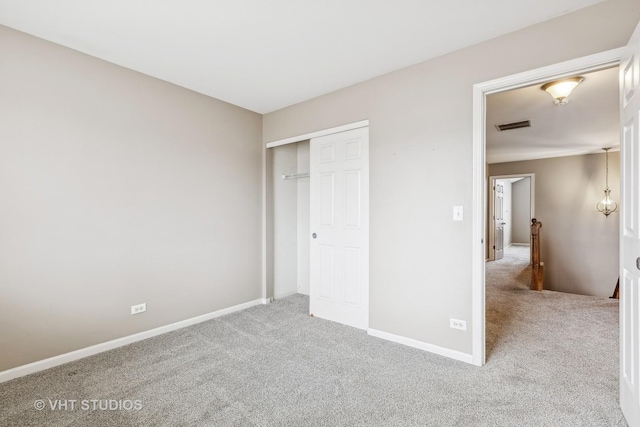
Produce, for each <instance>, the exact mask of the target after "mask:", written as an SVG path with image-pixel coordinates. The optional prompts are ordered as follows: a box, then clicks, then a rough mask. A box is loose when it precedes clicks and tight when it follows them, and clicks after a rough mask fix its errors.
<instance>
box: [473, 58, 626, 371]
mask: <svg viewBox="0 0 640 427" xmlns="http://www.w3.org/2000/svg"><path fill="white" fill-rule="evenodd" d="M621 57H622V49H614V50H610V51H606V52H602V53H599V54H595V55H590V56H587V57H583V58H578V59H575V60H571V61H567V62H563V63H560V64H555V65H552V66H549V67H543V68H539V69H536V70H532V71H529V72H525V73H520V74H516V75H511V76H506V77H503V78H500V79H496V80H492V81H488V82H484V83H479V84H476V85H474V88H473V166H474V177H473V194H474V198H473V215H474V217H473V223H472V229H473V232H472V235H473V242H474V244H473V249H472V252H473V255H472V307H473V309H472V311H473V322H474V324H475V325H477V327H475V328H474V329H473V332H472V334H473V338H472V363H474V364H475V365H478V366H482V365H484V363H485V359H486V350H485V324H486V319H485V265H484V262H485V259H486V253H487V249H486V246H485V238H486V235H487V233H486V227H487V225H486V224H487V204H488V191H487V179H486V177H487V173H486V171H487V163H486V141H485V135H486V122H485V114H486V111H485V108H486V101H485V97H486V96H487V95H489V94H492V93H498V92H503V91H508V90H511V89H516V88H521V87H525V86H530V85H534V84H542V83H544V82H546V81H549V80H552V79H559V78H562V77H568V76H572V75H575V74H577V73H586V72H590V71H596V70H600V69H605V68H610V67H614V66H617V65H618V64H619V62H620V58H621Z"/></svg>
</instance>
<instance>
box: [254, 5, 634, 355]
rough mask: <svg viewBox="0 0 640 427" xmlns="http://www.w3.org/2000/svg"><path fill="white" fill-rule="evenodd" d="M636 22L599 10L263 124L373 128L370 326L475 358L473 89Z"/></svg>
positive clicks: (291, 128)
mask: <svg viewBox="0 0 640 427" xmlns="http://www.w3.org/2000/svg"><path fill="white" fill-rule="evenodd" d="M638 19H640V3H638V2H637V1H636V0H621V1H619V0H614V1H607V2H603V3H599V4H597V5H595V6H593V7H590V8H587V9H583V10H581V11H578V12H576V13H572V14H568V15H564V16H562V17H559V18H556V19H553V20H550V21H547V22H545V23H542V24H539V25H535V26H532V27H528V28H525V29H523V30H520V31H517V32H515V33H511V34H509V35H506V36H502V37H499V38H496V39H494V40H491V41H488V42H485V43H481V44H478V45H476V46H472V47H470V48H467V49H463V50H461V51H458V52H455V53H452V54H449V55H446V56H442V57H439V58H436V59H433V60H430V61H427V62H424V63H421V64H418V65H416V66H413V67H410V68H406V69H403V70H400V71H397V72H394V73H391V74H388V75H385V76H382V77H379V78H376V79H373V80H370V81H367V82H364V83H361V84H357V85H354V86H351V87H349V88H346V89H343V90H340V91H337V92H334V93H331V94H328V95H325V96H322V97H318V98H315V99H313V100H310V101H307V102H303V103H300V104H298V105H295V106H292V107H289V108H285V109H283V110H280V111H277V112H274V113H271V114H267V115H265V117H264V121H263V138H264V141H265V142H269V141H274V140H278V139H282V138H286V137H291V136H295V135H301V134H305V133H307V132H311V131H316V130H320V129H325V128H330V127H333V126H338V125H341V124H345V123H350V122H355V121H358V120H363V119H369V120H370V141H371V146H370V150H371V151H370V155H371V157H370V168H371V177H370V183H371V187H370V188H371V190H370V210H371V222H370V224H371V233H370V242H371V251H370V256H371V271H370V277H371V281H370V292H371V293H370V313H371V314H370V327H372V328H374V329H378V330H382V331H385V332H388V333H392V334H397V335H400V336H404V337H408V338H412V339H415V340H418V341H421V342H425V343H429V344H432V345H437V346H440V347H444V348H447V349H452V350H457V351H460V352H463V353H467V354H470V353H471V336H472V331H473V328H474V327H475V325H473V322H472V318H471V291H472V289H471V239H472V227H471V221H470V220H471V208H472V198H473V194H472V181H473V171H472V169H473V165H472V88H473V85H474V84H475V83H479V82H484V81H488V80H492V79H495V78H499V77H502V76H506V75H510V74H513V73H517V72H522V71H527V70H530V69H533V68H537V67H541V66H546V65H550V64H554V63H557V62H561V61H565V60H569V59H573V58H577V57H581V56H585V55H588V54H592V53H596V52H601V51H605V50H608V49H612V48H616V47H620V46H623V45H624V44H626V42H627V40H628V38H629V36H630V35H631V32H632V31H633V28H634V27H635V25H636V23H637V22H638ZM456 205H461V206H463V207H464V209H465V220H464V221H463V222H453V221H452V207H453V206H456ZM451 317H453V318H456V319H462V320H466V321H467V325H468V330H467V331H466V332H462V331H455V330H452V329H450V327H449V319H450V318H451Z"/></svg>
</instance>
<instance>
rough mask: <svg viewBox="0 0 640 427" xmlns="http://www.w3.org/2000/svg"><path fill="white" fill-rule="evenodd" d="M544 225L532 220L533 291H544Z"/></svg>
mask: <svg viewBox="0 0 640 427" xmlns="http://www.w3.org/2000/svg"><path fill="white" fill-rule="evenodd" d="M541 228H542V223H541V222H540V221H538V220H537V219H535V218H533V219H532V220H531V290H533V291H541V290H542V274H543V271H544V263H543V262H540V229H541Z"/></svg>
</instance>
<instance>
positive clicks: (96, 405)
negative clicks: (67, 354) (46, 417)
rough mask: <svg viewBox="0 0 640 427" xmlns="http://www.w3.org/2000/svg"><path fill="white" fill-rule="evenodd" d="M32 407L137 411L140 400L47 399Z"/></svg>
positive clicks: (59, 409)
mask: <svg viewBox="0 0 640 427" xmlns="http://www.w3.org/2000/svg"><path fill="white" fill-rule="evenodd" d="M33 407H34V408H36V409H37V410H38V411H42V410H44V409H49V410H51V411H78V410H79V411H139V410H140V409H142V401H141V400H114V399H109V400H105V399H82V400H77V399H55V400H52V399H47V400H36V401H35V402H33Z"/></svg>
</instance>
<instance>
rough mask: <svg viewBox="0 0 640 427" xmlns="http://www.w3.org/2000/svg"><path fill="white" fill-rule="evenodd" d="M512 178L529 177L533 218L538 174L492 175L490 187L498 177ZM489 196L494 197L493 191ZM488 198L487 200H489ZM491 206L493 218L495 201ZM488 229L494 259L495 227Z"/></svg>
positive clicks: (493, 258) (491, 257)
mask: <svg viewBox="0 0 640 427" xmlns="http://www.w3.org/2000/svg"><path fill="white" fill-rule="evenodd" d="M511 178H529V179H530V181H529V182H530V184H531V192H530V199H531V200H530V201H529V203H530V205H529V206H530V207H531V218H535V217H536V206H535V194H536V174H535V173H517V174H513V175H492V176H490V177H489V187H488V188H489V189H492V188H493V187H495V185H496V180H498V179H511ZM487 196H490V197H489V199H488V200H491V197H494V195H493V191H488V192H487ZM488 200H487V202H488ZM488 208H489V218H493V203H488ZM487 231H488V236H487V237H488V241H487V244H488V245H489V260H490V261H494V260H495V259H496V254H495V250H493V249H491V248H493V245H494V243H493V241H494V239H495V227H489V229H488V230H487Z"/></svg>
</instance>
